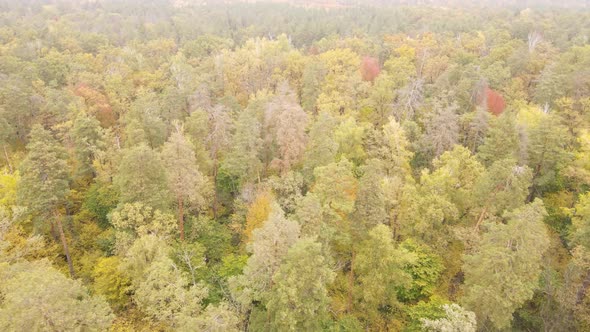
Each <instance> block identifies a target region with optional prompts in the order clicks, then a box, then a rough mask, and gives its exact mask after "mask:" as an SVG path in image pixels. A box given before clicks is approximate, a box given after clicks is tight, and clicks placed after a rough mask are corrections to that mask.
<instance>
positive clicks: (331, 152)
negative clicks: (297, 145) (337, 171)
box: [303, 112, 338, 181]
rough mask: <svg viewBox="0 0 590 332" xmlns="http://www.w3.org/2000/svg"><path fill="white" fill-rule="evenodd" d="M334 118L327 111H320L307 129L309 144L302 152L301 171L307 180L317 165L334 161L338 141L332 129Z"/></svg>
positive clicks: (334, 122) (334, 123)
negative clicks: (303, 152) (302, 162)
mask: <svg viewBox="0 0 590 332" xmlns="http://www.w3.org/2000/svg"><path fill="white" fill-rule="evenodd" d="M335 126H336V120H335V119H334V118H333V117H332V116H331V115H330V114H329V113H327V112H321V113H320V114H319V115H318V117H317V119H316V120H315V122H314V123H313V124H312V126H311V128H310V130H309V144H308V145H307V150H306V151H305V154H304V164H303V172H304V174H305V175H306V179H307V180H308V181H310V180H311V178H312V175H313V171H314V169H315V168H316V167H318V166H325V165H327V164H329V163H331V162H333V161H334V159H335V158H336V152H337V150H338V143H337V142H336V141H335V140H334V138H333V135H332V131H333V130H334V128H335Z"/></svg>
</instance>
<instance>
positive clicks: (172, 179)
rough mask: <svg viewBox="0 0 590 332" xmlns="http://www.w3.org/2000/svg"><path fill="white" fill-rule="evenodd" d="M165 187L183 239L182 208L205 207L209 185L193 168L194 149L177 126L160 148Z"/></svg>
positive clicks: (195, 162)
mask: <svg viewBox="0 0 590 332" xmlns="http://www.w3.org/2000/svg"><path fill="white" fill-rule="evenodd" d="M162 159H163V161H164V167H165V168H166V173H167V175H168V176H167V177H166V179H167V181H168V188H169V190H170V192H171V193H173V194H174V196H175V198H176V207H177V209H178V212H177V215H178V229H179V232H180V240H181V241H184V237H185V232H184V213H185V212H184V209H185V206H187V205H188V207H189V208H192V209H195V210H200V209H203V208H204V207H206V206H207V198H208V196H209V193H210V191H211V190H210V187H209V184H208V182H207V179H206V178H205V176H203V174H202V173H201V172H200V171H199V169H198V168H197V161H196V157H195V152H194V148H193V146H192V144H191V142H190V141H189V140H188V139H187V138H186V137H185V136H184V134H183V133H182V129H181V128H177V130H176V132H174V133H172V135H170V138H169V139H168V141H167V142H166V143H164V147H163V149H162Z"/></svg>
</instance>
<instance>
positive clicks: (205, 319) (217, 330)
mask: <svg viewBox="0 0 590 332" xmlns="http://www.w3.org/2000/svg"><path fill="white" fill-rule="evenodd" d="M180 320H181V321H180V323H179V324H178V325H179V326H178V327H177V330H178V331H186V332H190V331H195V330H196V331H211V332H238V331H240V329H239V326H240V317H239V316H238V315H237V314H236V313H235V312H234V311H233V310H232V309H231V307H230V306H229V305H228V304H227V303H220V304H217V305H214V304H209V305H208V306H207V308H205V310H203V312H202V313H201V314H200V315H199V316H196V317H194V316H193V317H187V316H182V317H181V318H180Z"/></svg>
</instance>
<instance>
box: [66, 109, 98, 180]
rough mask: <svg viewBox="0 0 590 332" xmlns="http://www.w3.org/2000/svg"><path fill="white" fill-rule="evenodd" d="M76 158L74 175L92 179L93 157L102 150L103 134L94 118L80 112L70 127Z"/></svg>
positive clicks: (93, 171)
mask: <svg viewBox="0 0 590 332" xmlns="http://www.w3.org/2000/svg"><path fill="white" fill-rule="evenodd" d="M72 138H73V140H74V148H75V156H76V174H77V176H78V177H79V178H82V179H86V181H88V180H89V179H92V178H93V177H94V176H95V175H96V171H95V169H94V165H93V162H94V155H95V153H97V152H98V151H97V150H102V149H104V144H105V143H104V140H103V132H102V128H101V127H100V123H99V122H98V120H96V118H94V117H92V116H89V115H87V114H86V113H85V112H80V113H78V115H77V116H76V119H75V120H74V125H73V127H72Z"/></svg>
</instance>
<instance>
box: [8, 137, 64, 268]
mask: <svg viewBox="0 0 590 332" xmlns="http://www.w3.org/2000/svg"><path fill="white" fill-rule="evenodd" d="M27 150H28V151H29V152H28V154H27V157H26V158H25V160H23V162H22V164H21V169H20V173H21V174H22V177H21V181H20V182H19V188H18V197H19V202H20V204H21V205H23V206H27V207H28V208H29V209H30V212H31V213H32V214H34V215H36V216H39V217H40V218H49V220H50V223H51V225H52V227H55V228H57V231H58V232H59V238H60V240H61V244H62V246H63V250H64V254H65V256H66V260H67V263H68V268H69V270H70V275H71V276H74V265H73V263H72V258H71V255H70V249H69V247H68V242H67V240H66V235H65V232H64V228H63V225H62V220H61V219H62V216H61V208H62V207H63V206H64V204H65V201H66V196H67V195H68V193H69V189H70V188H69V183H68V181H69V176H68V166H67V162H66V152H65V150H64V149H63V147H62V146H61V145H60V144H59V143H58V142H57V141H56V140H55V139H54V138H53V136H52V135H51V133H50V132H49V131H47V130H45V129H43V127H41V126H40V125H35V126H34V127H33V129H32V131H31V137H30V141H29V144H28V145H27Z"/></svg>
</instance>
